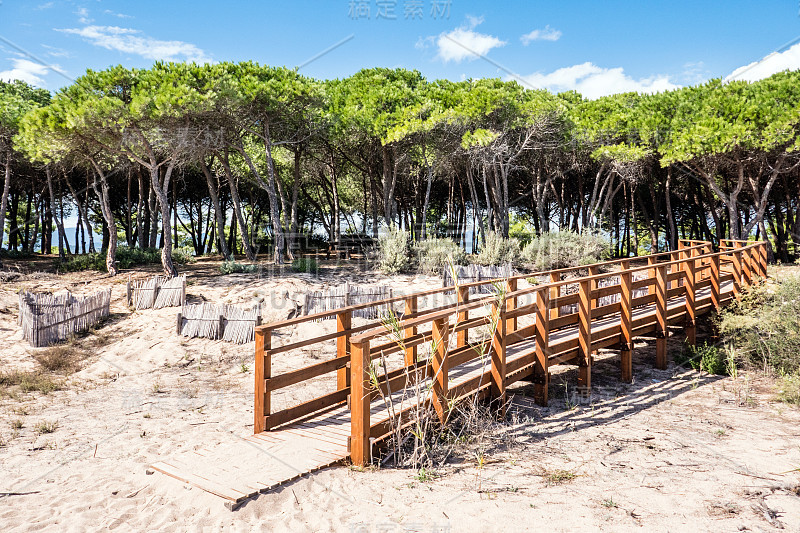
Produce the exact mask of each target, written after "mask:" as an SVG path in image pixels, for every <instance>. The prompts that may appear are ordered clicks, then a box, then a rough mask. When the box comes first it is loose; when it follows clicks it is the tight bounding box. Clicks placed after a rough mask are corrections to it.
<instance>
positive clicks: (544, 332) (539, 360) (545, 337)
mask: <svg viewBox="0 0 800 533" xmlns="http://www.w3.org/2000/svg"><path fill="white" fill-rule="evenodd" d="M549 293H550V289H540V290H538V291H537V292H536V317H535V318H536V323H535V327H536V362H535V364H534V367H533V399H534V401H535V402H536V404H537V405H541V406H543V407H547V402H548V399H549V398H548V396H549V394H548V391H549V388H550V361H549V357H548V356H549V352H550V350H549V344H550V310H549V307H550V294H549Z"/></svg>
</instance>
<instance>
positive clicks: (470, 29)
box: [418, 17, 506, 63]
mask: <svg viewBox="0 0 800 533" xmlns="http://www.w3.org/2000/svg"><path fill="white" fill-rule="evenodd" d="M468 20H469V22H468V24H467V25H465V26H461V27H460V28H456V29H454V30H451V31H449V32H444V33H441V34H439V36H438V37H437V38H436V46H437V48H438V49H439V53H438V54H437V57H438V58H439V59H441V60H442V61H444V62H445V63H447V62H450V61H455V62H456V63H460V62H462V61H463V60H465V59H469V60H470V61H473V60H475V59H478V57H480V56H483V55H486V54H488V53H489V51H490V50H492V48H498V47H500V46H505V44H506V42H505V41H501V40H500V39H498V38H497V37H494V36H492V35H487V34H485V33H478V32H476V31H475V28H476V27H477V26H479V25H480V24H481V23H482V22H483V17H480V18H477V17H468ZM421 42H424V41H421ZM418 45H419V42H418Z"/></svg>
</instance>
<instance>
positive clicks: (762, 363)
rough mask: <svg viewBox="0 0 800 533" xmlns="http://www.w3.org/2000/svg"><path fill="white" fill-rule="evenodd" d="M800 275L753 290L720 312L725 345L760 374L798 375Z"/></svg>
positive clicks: (720, 324)
mask: <svg viewBox="0 0 800 533" xmlns="http://www.w3.org/2000/svg"><path fill="white" fill-rule="evenodd" d="M798 317H800V275H797V274H795V275H786V276H784V277H783V278H780V279H777V280H776V283H775V284H773V283H770V284H768V285H761V286H756V287H753V288H752V289H750V290H748V291H745V292H744V293H743V294H742V298H741V300H739V301H733V302H732V303H731V304H730V305H729V306H727V307H726V308H725V309H723V310H722V311H721V312H720V315H719V317H718V327H719V331H720V334H721V335H722V336H723V337H724V339H725V340H726V341H727V342H730V343H732V344H733V346H734V347H735V348H736V349H737V351H739V352H740V353H741V355H742V356H743V357H746V358H747V359H748V360H749V361H750V362H752V363H753V364H755V365H758V366H759V367H761V368H762V369H763V370H765V371H768V370H772V371H774V372H777V373H778V374H781V375H796V374H798V373H800V319H799V318H798Z"/></svg>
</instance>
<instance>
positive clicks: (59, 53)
mask: <svg viewBox="0 0 800 533" xmlns="http://www.w3.org/2000/svg"><path fill="white" fill-rule="evenodd" d="M42 48H44V49H45V50H47V55H49V56H50V57H70V53H69V51H68V50H64V49H63V48H58V47H56V46H49V45H46V44H43V45H42Z"/></svg>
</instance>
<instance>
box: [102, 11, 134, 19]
mask: <svg viewBox="0 0 800 533" xmlns="http://www.w3.org/2000/svg"><path fill="white" fill-rule="evenodd" d="M103 13H105V14H106V15H110V16H112V17H117V18H120V19H132V18H133V17H132V16H131V15H126V14H125V13H116V12H114V11H111V10H110V9H106V10H105V11H103Z"/></svg>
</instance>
